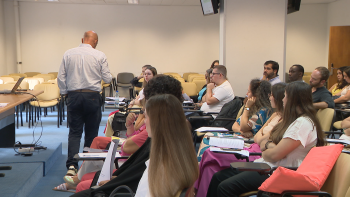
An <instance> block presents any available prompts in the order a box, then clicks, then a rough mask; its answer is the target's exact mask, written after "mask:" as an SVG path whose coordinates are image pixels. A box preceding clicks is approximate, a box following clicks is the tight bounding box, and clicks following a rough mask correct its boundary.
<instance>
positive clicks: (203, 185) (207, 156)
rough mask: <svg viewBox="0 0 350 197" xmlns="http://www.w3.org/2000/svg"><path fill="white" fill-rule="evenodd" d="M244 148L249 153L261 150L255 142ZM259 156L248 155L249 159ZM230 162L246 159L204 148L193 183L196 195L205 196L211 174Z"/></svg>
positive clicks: (226, 166) (228, 165)
mask: <svg viewBox="0 0 350 197" xmlns="http://www.w3.org/2000/svg"><path fill="white" fill-rule="evenodd" d="M244 150H248V151H249V152H251V153H253V152H259V153H260V152H261V151H260V147H259V145H258V144H256V143H253V144H251V145H250V147H249V148H244ZM259 158H260V156H249V161H254V160H256V159H259ZM232 162H246V160H245V159H244V160H242V159H237V158H236V157H235V155H234V154H225V153H214V152H211V151H210V150H209V148H208V149H207V150H205V151H204V153H203V156H202V160H201V162H200V164H199V177H198V180H197V181H196V183H195V185H194V187H195V188H196V189H197V196H199V197H202V196H207V191H208V187H209V184H210V180H211V178H212V177H213V175H214V174H215V173H216V172H218V171H221V170H224V169H226V168H229V167H230V163H232Z"/></svg>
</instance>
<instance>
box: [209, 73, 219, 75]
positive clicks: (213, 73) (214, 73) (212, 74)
mask: <svg viewBox="0 0 350 197" xmlns="http://www.w3.org/2000/svg"><path fill="white" fill-rule="evenodd" d="M210 74H211V75H220V74H221V73H210Z"/></svg>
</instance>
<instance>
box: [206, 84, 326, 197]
mask: <svg viewBox="0 0 350 197" xmlns="http://www.w3.org/2000/svg"><path fill="white" fill-rule="evenodd" d="M283 106H284V113H283V120H282V121H281V122H279V123H278V124H277V125H276V126H275V127H274V128H273V129H272V131H271V134H270V137H269V139H265V140H262V141H261V143H260V148H261V150H262V151H263V152H262V158H260V159H257V160H255V161H254V162H263V163H267V164H268V165H270V166H271V167H277V166H291V167H298V166H299V165H300V164H301V162H302V161H303V159H304V158H305V156H306V155H307V153H308V152H309V151H310V149H311V148H312V147H314V146H315V145H316V146H323V145H324V144H325V140H324V133H323V131H322V129H321V125H320V123H319V121H318V119H317V118H316V111H315V108H314V107H313V104H312V94H311V87H310V86H309V85H308V84H306V83H304V82H292V83H290V84H288V85H287V87H286V92H285V97H284V99H283ZM268 177H269V176H268V175H261V174H259V173H258V172H256V171H244V172H242V171H239V170H237V169H231V168H228V169H225V170H222V171H220V172H217V173H215V174H214V176H213V178H212V179H211V182H210V185H209V189H208V192H207V196H239V195H240V194H242V193H245V192H249V191H253V190H257V189H258V187H259V186H260V185H261V184H262V183H263V182H264V181H265V180H266V179H267V178H268Z"/></svg>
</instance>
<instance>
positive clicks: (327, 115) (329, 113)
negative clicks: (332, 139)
mask: <svg viewBox="0 0 350 197" xmlns="http://www.w3.org/2000/svg"><path fill="white" fill-rule="evenodd" d="M316 117H317V118H318V120H319V121H320V124H321V128H322V130H323V131H330V129H331V126H332V123H333V117H334V109H331V108H326V109H319V110H318V111H317V113H316Z"/></svg>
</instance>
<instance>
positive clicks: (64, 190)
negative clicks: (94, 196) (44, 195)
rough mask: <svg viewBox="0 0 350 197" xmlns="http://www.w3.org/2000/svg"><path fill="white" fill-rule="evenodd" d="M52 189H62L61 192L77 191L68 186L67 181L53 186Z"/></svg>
mask: <svg viewBox="0 0 350 197" xmlns="http://www.w3.org/2000/svg"><path fill="white" fill-rule="evenodd" d="M52 190H55V191H60V192H72V193H75V190H73V189H68V188H67V183H62V184H61V185H59V186H57V187H55V188H53V189H52Z"/></svg>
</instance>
